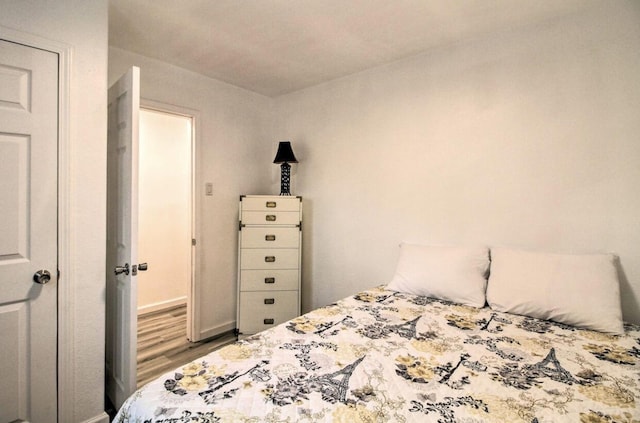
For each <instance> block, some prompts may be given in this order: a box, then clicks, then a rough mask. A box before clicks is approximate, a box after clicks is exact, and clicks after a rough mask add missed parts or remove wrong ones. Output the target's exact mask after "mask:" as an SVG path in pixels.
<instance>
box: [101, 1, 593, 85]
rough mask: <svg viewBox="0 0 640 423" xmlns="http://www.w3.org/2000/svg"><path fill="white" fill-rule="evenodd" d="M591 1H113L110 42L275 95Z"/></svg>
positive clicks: (532, 22) (566, 11)
mask: <svg viewBox="0 0 640 423" xmlns="http://www.w3.org/2000/svg"><path fill="white" fill-rule="evenodd" d="M588 3H589V2H588V1H586V0H528V1H525V0H188V1H178V0H109V45H110V46H113V47H118V48H121V49H124V50H128V51H131V52H134V53H138V54H141V55H144V56H147V57H152V58H155V59H159V60H162V61H165V62H168V63H171V64H174V65H176V66H180V67H182V68H185V69H189V70H191V71H194V72H197V73H200V74H203V75H206V76H209V77H211V78H215V79H218V80H221V81H225V82H227V83H229V84H233V85H236V86H239V87H243V88H245V89H248V90H251V91H254V92H257V93H260V94H263V95H266V96H270V97H275V96H278V95H282V94H285V93H289V92H292V91H296V90H299V89H303V88H306V87H309V86H313V85H317V84H320V83H323V82H325V81H329V80H332V79H335V78H339V77H342V76H345V75H349V74H352V73H355V72H359V71H362V70H364V69H368V68H372V67H375V66H380V65H383V64H385V63H389V62H392V61H395V60H399V59H402V58H405V57H409V56H413V55H416V54H420V53H423V52H425V51H428V50H429V49H432V48H434V47H437V46H442V45H448V44H452V43H455V42H459V41H461V40H465V39H469V38H473V37H478V36H482V35H483V34H486V33H489V32H504V33H507V32H508V31H510V30H513V29H517V28H520V27H526V26H530V25H536V24H539V23H540V22H544V21H547V20H550V19H555V18H557V17H559V16H563V15H566V14H570V13H575V12H576V11H577V10H579V9H581V8H585V7H587V5H588Z"/></svg>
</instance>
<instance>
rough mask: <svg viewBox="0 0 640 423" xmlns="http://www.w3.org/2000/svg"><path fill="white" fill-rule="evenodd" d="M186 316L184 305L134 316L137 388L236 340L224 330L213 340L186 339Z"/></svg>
mask: <svg viewBox="0 0 640 423" xmlns="http://www.w3.org/2000/svg"><path fill="white" fill-rule="evenodd" d="M186 316H187V307H186V305H182V306H177V307H171V308H169V309H166V310H160V311H155V312H152V313H147V314H144V315H140V316H138V345H137V351H138V363H137V385H138V387H141V386H142V385H144V384H146V383H148V382H150V381H152V380H153V379H155V378H157V377H158V376H160V375H162V374H163V373H166V372H169V371H171V370H173V369H176V368H178V367H180V366H183V365H185V364H187V363H189V362H191V361H193V360H195V359H197V358H199V357H202V356H204V355H206V354H208V353H210V352H211V351H215V350H216V349H218V348H221V347H223V346H225V345H228V344H231V343H233V342H235V341H236V340H237V338H236V337H235V336H234V335H233V333H231V332H228V333H226V334H222V335H220V336H218V337H216V338H213V339H209V340H205V341H201V342H189V341H188V340H187V317H186Z"/></svg>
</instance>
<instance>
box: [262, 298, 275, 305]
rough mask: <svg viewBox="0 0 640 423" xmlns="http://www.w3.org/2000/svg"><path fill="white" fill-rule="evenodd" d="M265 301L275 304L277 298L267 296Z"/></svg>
mask: <svg viewBox="0 0 640 423" xmlns="http://www.w3.org/2000/svg"><path fill="white" fill-rule="evenodd" d="M264 303H265V304H275V303H276V299H275V298H265V299H264Z"/></svg>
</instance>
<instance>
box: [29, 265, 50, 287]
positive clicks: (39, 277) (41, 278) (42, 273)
mask: <svg viewBox="0 0 640 423" xmlns="http://www.w3.org/2000/svg"><path fill="white" fill-rule="evenodd" d="M50 280H51V273H49V271H48V270H44V269H43V270H38V271H37V272H36V273H35V274H34V275H33V281H34V282H35V283H39V284H40V285H44V284H46V283H48V282H49V281H50Z"/></svg>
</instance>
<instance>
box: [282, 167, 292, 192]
mask: <svg viewBox="0 0 640 423" xmlns="http://www.w3.org/2000/svg"><path fill="white" fill-rule="evenodd" d="M290 182H291V165H290V164H289V163H287V162H284V163H282V164H281V165H280V195H291V191H290V186H289V184H290Z"/></svg>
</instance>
